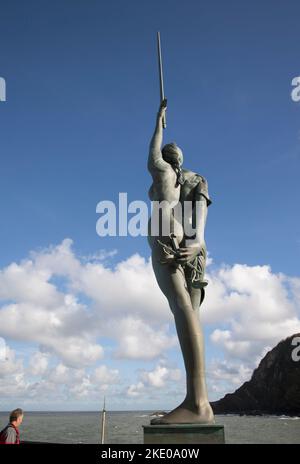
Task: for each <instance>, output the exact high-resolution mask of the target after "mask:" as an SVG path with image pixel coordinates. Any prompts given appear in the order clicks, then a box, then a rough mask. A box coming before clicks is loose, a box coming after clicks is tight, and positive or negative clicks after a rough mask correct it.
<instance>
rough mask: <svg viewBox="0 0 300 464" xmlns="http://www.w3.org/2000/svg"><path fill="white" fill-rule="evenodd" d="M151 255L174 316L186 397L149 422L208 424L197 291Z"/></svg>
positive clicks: (179, 273) (178, 272) (179, 272)
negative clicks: (181, 355)
mask: <svg viewBox="0 0 300 464" xmlns="http://www.w3.org/2000/svg"><path fill="white" fill-rule="evenodd" d="M153 251H154V253H153V255H152V265H153V269H154V273H155V276H156V279H157V282H158V285H159V287H160V289H161V290H162V292H163V293H164V295H165V296H166V297H167V299H168V302H169V305H170V308H171V311H172V313H173V315H174V319H175V325H176V330H177V335H178V339H179V343H180V347H181V351H182V354H183V360H184V365H185V370H186V390H187V391H186V397H185V399H184V401H183V402H182V403H181V404H180V405H179V406H178V407H177V408H175V409H174V410H173V411H171V412H170V413H169V414H166V415H165V416H163V417H162V418H159V419H153V421H151V423H153V424H158V423H162V424H164V423H169V424H173V423H212V422H213V421H214V416H213V412H212V409H211V406H210V404H209V402H208V398H207V388H206V382H205V370H204V342H203V335H202V330H201V326H200V321H199V307H200V301H201V289H199V288H194V287H192V286H191V284H190V283H188V284H187V280H186V276H185V274H184V271H183V269H182V267H181V266H179V267H177V268H176V267H174V266H172V265H169V264H161V263H160V262H159V261H158V260H157V259H156V256H155V250H153Z"/></svg>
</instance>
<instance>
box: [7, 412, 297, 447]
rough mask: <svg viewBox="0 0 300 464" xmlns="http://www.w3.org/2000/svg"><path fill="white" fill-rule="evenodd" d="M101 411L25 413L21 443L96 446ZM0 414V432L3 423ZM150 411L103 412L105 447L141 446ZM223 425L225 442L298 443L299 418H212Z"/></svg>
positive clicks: (227, 416)
mask: <svg viewBox="0 0 300 464" xmlns="http://www.w3.org/2000/svg"><path fill="white" fill-rule="evenodd" d="M101 414H102V413H101V412H26V413H25V416H24V421H23V424H22V425H21V427H20V433H21V440H26V441H27V440H29V441H41V442H50V443H69V444H71V443H83V444H84V443H86V444H89V443H91V444H97V443H98V444H99V443H100V434H101V432H100V430H101V420H102V416H101ZM7 416H8V413H7V412H0V430H1V429H2V428H4V427H5V425H6V423H7ZM150 419H151V411H107V412H106V433H105V443H106V444H139V443H143V428H142V426H143V425H149V423H150ZM215 419H216V424H222V425H224V426H225V440H226V443H236V444H239V443H245V444H247V443H253V444H257V443H274V444H275V443H276V444H277V443H285V444H300V417H286V416H236V415H219V416H215Z"/></svg>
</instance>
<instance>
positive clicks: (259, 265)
mask: <svg viewBox="0 0 300 464" xmlns="http://www.w3.org/2000/svg"><path fill="white" fill-rule="evenodd" d="M0 17H1V28H0V77H2V78H4V79H5V81H6V90H7V94H6V101H5V102H0V159H1V172H0V206H1V227H0V244H1V253H0V337H1V338H0V341H1V343H0V409H2V410H9V409H12V408H15V407H17V406H18V407H23V408H24V409H27V410H41V409H42V410H66V409H67V410H98V409H100V408H101V406H102V402H103V397H104V395H105V396H106V398H107V401H106V403H107V408H108V409H115V410H120V409H127V410H131V409H171V408H173V407H175V406H177V405H178V403H179V402H180V401H181V400H182V399H183V397H184V371H183V363H182V359H181V353H180V349H179V346H178V341H177V337H176V335H175V331H174V323H173V320H172V318H171V313H170V310H169V308H168V306H167V302H166V300H165V299H164V297H163V295H161V293H160V291H159V289H158V286H157V284H156V282H155V279H154V276H153V272H152V268H151V262H150V251H149V247H148V244H147V240H146V238H145V237H130V236H127V237H118V236H116V237H99V235H98V234H97V233H96V223H97V220H98V218H99V214H97V213H96V206H97V204H98V203H99V202H100V201H103V200H110V201H114V202H117V201H118V195H119V192H126V193H127V195H128V201H129V202H130V201H134V200H144V201H147V202H148V204H149V201H148V197H147V192H148V188H149V187H150V185H151V178H150V176H149V173H148V171H147V165H146V163H147V156H148V146H149V141H150V138H151V136H152V132H153V129H154V124H155V117H156V112H157V109H158V105H159V85H158V69H157V68H158V67H157V55H156V32H157V31H158V30H159V31H160V32H161V39H162V52H163V62H164V80H165V94H166V97H167V98H168V109H167V123H168V126H167V129H166V130H165V131H164V140H165V142H169V141H176V142H177V144H178V145H179V146H180V147H181V148H182V150H183V153H184V167H186V168H188V169H191V170H193V171H195V172H197V173H200V174H201V175H203V176H204V177H205V178H206V179H207V180H208V185H209V194H210V196H211V198H212V201H213V203H212V205H211V206H210V207H209V213H208V220H207V227H206V244H207V248H208V251H209V262H208V267H207V278H208V280H209V286H208V289H207V296H206V300H205V302H204V304H203V306H202V307H201V311H202V315H201V317H202V321H203V324H204V327H205V340H206V371H207V382H208V388H209V397H210V399H211V400H214V399H218V398H220V397H222V396H223V395H224V394H225V393H227V392H231V391H234V390H235V389H236V388H237V387H239V386H240V385H241V383H242V382H244V381H246V380H248V379H249V378H250V376H251V373H252V371H253V369H254V368H255V367H256V366H257V365H258V362H259V360H260V359H261V357H262V356H263V355H264V354H265V353H266V352H267V350H268V349H270V348H272V347H273V346H274V345H275V344H276V343H277V342H279V341H280V340H281V339H283V338H286V337H287V336H290V335H292V334H293V333H297V332H300V307H299V304H300V275H299V266H298V262H299V258H300V219H299V213H298V211H299V197H300V196H299V193H300V186H299V168H300V102H295V101H293V100H292V98H291V91H292V88H293V87H292V84H291V82H292V79H293V78H295V77H297V76H300V58H299V53H298V46H297V44H298V43H299V35H300V33H299V24H298V23H299V21H298V18H299V17H300V5H299V2H297V1H294V0H288V1H283V0H276V1H271V0H265V1H264V2H259V1H257V0H254V1H252V2H246V1H244V0H242V1H236V0H229V1H227V2H223V1H221V0H215V1H209V2H208V1H196V0H187V1H185V2H179V1H177V0H173V1H169V0H165V1H164V2H161V1H157V0H152V1H151V2H146V1H137V0H131V1H130V2H124V1H116V0H111V1H110V2H106V1H99V0H98V1H96V0H88V1H83V0H80V1H79V0H72V1H71V0H60V1H58V0H53V1H51V2H49V1H45V0H28V1H26V2H23V1H17V0H12V1H7V0H3V1H2V2H1V7H0ZM1 347H2V348H1ZM1 353H2V355H1ZM3 353H4V355H3Z"/></svg>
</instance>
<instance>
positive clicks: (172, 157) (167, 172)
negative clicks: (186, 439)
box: [148, 99, 214, 424]
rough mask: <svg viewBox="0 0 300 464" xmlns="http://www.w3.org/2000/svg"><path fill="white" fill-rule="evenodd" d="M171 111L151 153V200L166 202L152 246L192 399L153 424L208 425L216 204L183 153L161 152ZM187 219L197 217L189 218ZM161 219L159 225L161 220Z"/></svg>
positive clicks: (161, 118)
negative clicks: (204, 317) (207, 306)
mask: <svg viewBox="0 0 300 464" xmlns="http://www.w3.org/2000/svg"><path fill="white" fill-rule="evenodd" d="M166 106H167V101H166V100H165V99H164V100H163V101H162V103H161V105H160V107H159V111H158V114H157V119H156V127H155V131H154V134H153V137H152V140H151V143H150V149H149V159H148V169H149V171H150V173H151V175H152V179H153V184H152V186H151V188H150V190H149V196H150V199H151V200H152V201H156V202H163V203H162V207H161V216H160V222H159V227H158V230H156V231H155V232H154V233H153V230H152V229H153V228H152V226H153V221H154V212H152V216H151V218H150V220H149V228H148V242H149V244H150V247H151V249H152V266H153V270H154V273H155V276H156V280H157V283H158V285H159V287H160V289H161V291H162V292H163V293H164V295H165V296H166V298H167V300H168V303H169V306H170V309H171V311H172V313H173V316H174V319H175V325H176V330H177V335H178V339H179V343H180V347H181V351H182V354H183V359H184V365H185V370H186V397H185V399H184V400H183V402H182V403H181V404H180V405H179V406H178V407H177V408H175V409H174V410H173V411H171V412H170V413H168V414H165V415H164V416H163V417H161V418H156V419H153V420H152V421H151V423H152V424H174V423H197V424H208V423H212V422H214V416H213V412H212V409H211V406H210V404H209V401H208V398H207V389H206V381H205V367H204V343H203V335H202V330H201V326H200V320H199V308H200V305H201V304H202V302H203V300H204V296H205V286H206V285H207V282H206V281H205V280H204V272H205V263H206V246H205V241H204V229H205V223H206V216H207V207H208V205H209V204H210V203H211V201H210V199H209V195H208V188H207V182H206V180H205V179H204V177H202V176H200V175H199V174H196V173H195V172H192V171H189V170H186V169H182V163H183V153H182V151H181V149H180V148H179V147H178V146H177V145H176V144H175V143H171V144H167V145H165V146H164V147H163V148H161V147H162V141H163V128H164V127H165V112H166ZM185 201H190V202H192V205H193V208H192V209H191V210H190V211H191V213H189V212H186V211H185V209H183V215H182V217H181V220H180V219H178V216H177V214H174V204H175V205H176V204H177V205H179V206H180V205H183V204H184V202H185ZM153 211H154V210H153ZM187 214H188V215H190V216H192V217H189V218H187V217H186V215H187ZM195 217H196V218H197V221H196V224H197V228H196V233H195V235H194V236H193V237H189V236H187V234H186V232H185V227H184V224H185V220H187V219H189V220H191V221H192V222H195V221H194V219H195ZM155 220H156V221H157V216H156V219H155ZM164 226H169V229H170V233H169V234H168V233H164ZM166 230H167V227H166Z"/></svg>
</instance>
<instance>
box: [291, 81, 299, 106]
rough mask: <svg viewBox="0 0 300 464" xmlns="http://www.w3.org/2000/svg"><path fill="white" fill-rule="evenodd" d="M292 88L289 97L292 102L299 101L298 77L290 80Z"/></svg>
mask: <svg viewBox="0 0 300 464" xmlns="http://www.w3.org/2000/svg"><path fill="white" fill-rule="evenodd" d="M292 86H293V87H294V88H293V90H292V92H291V97H292V100H293V101H294V102H299V101H300V76H299V77H294V79H293V80H292Z"/></svg>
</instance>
